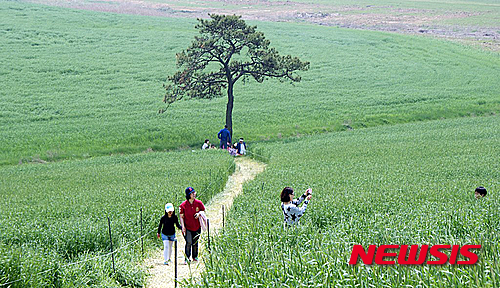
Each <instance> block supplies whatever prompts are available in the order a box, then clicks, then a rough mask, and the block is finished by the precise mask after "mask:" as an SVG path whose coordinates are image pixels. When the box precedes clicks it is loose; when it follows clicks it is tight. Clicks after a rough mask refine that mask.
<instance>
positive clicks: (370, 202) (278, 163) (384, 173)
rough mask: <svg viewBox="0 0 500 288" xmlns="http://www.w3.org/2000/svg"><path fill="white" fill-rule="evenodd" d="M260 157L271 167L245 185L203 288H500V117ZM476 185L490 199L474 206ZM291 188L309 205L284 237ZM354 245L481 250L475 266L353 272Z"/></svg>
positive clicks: (378, 132)
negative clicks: (285, 201) (308, 197)
mask: <svg viewBox="0 0 500 288" xmlns="http://www.w3.org/2000/svg"><path fill="white" fill-rule="evenodd" d="M258 150H259V151H260V153H262V154H263V155H264V156H268V157H269V163H268V167H267V168H266V171H265V172H264V173H262V174H260V175H258V176H257V178H256V179H255V180H254V181H252V182H251V183H248V184H247V185H246V186H245V187H244V193H243V195H242V196H241V197H239V198H238V199H237V201H236V202H235V203H234V206H233V209H232V210H231V213H230V215H229V216H228V223H229V224H228V226H226V230H224V232H223V233H222V235H221V236H220V237H219V239H217V240H216V241H213V243H214V245H213V246H214V247H215V248H214V250H215V252H214V253H213V254H212V255H211V256H212V259H211V260H210V261H209V262H208V263H209V264H208V269H207V272H206V273H205V274H204V279H203V283H204V286H205V287H236V286H238V287H258V286H263V287H321V286H325V287H337V286H339V287H340V286H342V287H462V286H466V287H497V286H498V285H499V284H500V276H499V275H500V266H499V264H498V258H499V257H500V245H499V243H500V242H499V240H500V238H499V235H500V233H499V232H500V224H499V223H500V221H499V217H500V214H499V211H498V206H499V204H500V203H499V200H498V199H499V198H498V190H499V188H500V182H499V180H498V179H500V165H499V163H500V161H499V160H500V157H499V155H500V118H499V117H498V116H494V117H477V118H465V119H455V120H441V121H432V122H426V123H415V124H403V125H395V126H391V127H377V128H369V129H364V130H359V131H350V132H341V133H332V134H326V135H321V136H319V135H318V136H314V137H305V138H303V139H298V140H296V141H294V142H292V141H284V142H280V143H273V144H265V145H261V146H259V148H258ZM263 185H264V186H263ZM481 185H482V186H485V187H488V191H490V193H489V194H488V195H487V197H486V198H484V199H481V200H476V199H475V198H474V195H473V194H474V189H475V188H476V187H477V186H481ZM285 186H292V187H293V188H294V189H295V192H296V193H295V195H297V198H298V195H301V194H302V193H303V192H304V191H305V190H306V189H307V188H308V187H312V188H313V200H312V202H311V203H310V204H309V206H308V207H307V211H306V214H305V215H304V216H303V218H302V219H301V220H300V225H298V226H297V227H296V228H295V229H288V230H286V231H283V226H282V221H283V214H282V212H281V208H280V206H279V205H280V199H279V194H280V192H281V190H282V189H283V187H285ZM262 187H264V191H262ZM235 243H237V245H235ZM354 244H362V245H363V246H364V247H367V246H368V245H370V244H376V245H382V244H399V245H404V244H406V245H414V244H418V245H423V244H430V245H435V244H451V245H464V244H481V245H482V248H481V250H480V252H479V262H478V264H476V265H472V266H466V265H444V266H441V265H439V266H432V265H423V266H422V265H416V266H401V265H395V266H384V265H373V266H365V265H360V264H358V265H357V266H350V265H348V262H349V258H350V255H351V252H352V247H353V245H354ZM407 285H409V286H407Z"/></svg>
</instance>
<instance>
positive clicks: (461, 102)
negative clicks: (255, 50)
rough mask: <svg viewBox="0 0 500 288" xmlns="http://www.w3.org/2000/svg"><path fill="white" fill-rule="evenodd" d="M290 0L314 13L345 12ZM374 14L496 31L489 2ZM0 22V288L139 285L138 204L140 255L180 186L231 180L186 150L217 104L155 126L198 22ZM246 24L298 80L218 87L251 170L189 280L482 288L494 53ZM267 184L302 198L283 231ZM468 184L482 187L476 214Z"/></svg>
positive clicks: (491, 241)
mask: <svg viewBox="0 0 500 288" xmlns="http://www.w3.org/2000/svg"><path fill="white" fill-rule="evenodd" d="M55 2H57V1H54V3H55ZM81 2H82V3H85V4H88V5H90V4H92V3H94V4H95V3H97V2H96V1H83V0H82V1H81ZM102 2H104V1H102ZM148 2H152V1H144V2H141V3H148ZM155 2H158V3H166V2H165V1H155ZM167 2H168V1H167ZM212 2H213V1H209V2H203V3H204V5H209V4H210V3H212ZM265 2H269V3H274V2H275V1H265ZM301 2H302V3H304V2H312V4H315V5H316V4H317V5H325V6H328V7H330V8H331V9H332V10H329V11H330V12H332V13H333V12H334V11H335V9H337V8H338V7H344V6H346V5H347V6H349V3H350V2H349V1H340V2H338V1H336V2H335V3H337V4H332V2H331V1H301ZM198 3H201V2H200V1H192V2H190V3H181V2H179V5H181V6H189V5H191V6H193V7H196V6H197V5H198ZM259 3H260V4H259V5H263V6H262V7H264V6H265V7H267V4H266V3H264V2H259ZM279 3H281V2H279ZM287 3H288V2H287ZM264 4H266V5H264ZM117 5H118V4H117ZM211 5H213V6H214V7H221V8H223V9H229V10H230V11H238V9H241V4H238V3H232V2H231V3H229V2H227V3H226V2H220V3H219V2H217V3H212V4H211ZM357 5H369V3H368V1H358V2H357ZM378 5H380V6H381V7H373V9H370V11H366V13H382V14H384V13H386V14H387V13H389V14H390V13H396V14H397V13H398V12H397V11H395V10H390V9H389V10H390V11H389V12H388V11H387V10H385V8H384V7H383V6H384V5H390V7H392V8H391V9H393V8H394V7H396V8H397V7H399V8H405V9H412V8H415V9H425V8H428V10H429V11H430V12H429V13H430V14H432V15H440V13H441V12H442V11H444V10H446V9H448V10H450V11H454V12H456V13H459V12H460V11H463V10H464V9H469V11H471V12H474V13H476V14H475V16H473V17H466V18H463V19H462V18H460V19H458V18H457V19H444V18H443V19H438V20H437V21H438V22H439V23H441V24H443V23H445V24H450V25H455V24H459V25H470V26H471V27H472V26H474V25H477V24H478V23H479V26H481V25H483V26H484V25H486V26H487V25H492V26H493V27H497V26H499V25H497V19H499V18H498V15H500V12H499V8H498V3H496V1H493V0H490V1H486V0H482V1H481V0H478V1H433V0H429V1H392V0H385V1H384V2H383V3H382V2H380V3H378ZM399 5H401V6H399ZM259 7H260V6H259ZM267 9H268V8H267ZM403 10H404V9H403ZM403 10H401V11H403ZM325 11H326V10H325ZM404 11H406V10H404ZM358 12H359V13H361V14H362V13H364V12H363V11H358ZM358 12H356V11H354V10H352V11H350V12H348V13H352V14H356V13H358ZM402 13H403V12H402ZM404 13H406V12H404ZM412 13H413V12H412ZM415 13H419V12H418V11H417V12H415ZM0 19H2V20H1V21H0V197H1V198H0V199H1V200H2V201H1V202H0V227H1V229H0V254H1V256H0V287H4V286H6V285H5V283H10V282H11V281H16V282H13V283H12V285H11V286H8V287H87V286H88V287H121V286H122V287H123V286H132V287H142V286H144V283H145V281H144V280H145V277H146V275H145V271H142V270H141V266H140V265H138V263H140V261H142V255H141V251H140V245H139V243H137V241H136V240H137V239H138V237H140V235H141V231H140V225H139V224H140V221H139V219H140V209H141V208H142V209H143V223H144V225H145V226H144V233H150V234H151V235H150V234H147V235H148V236H147V237H145V238H144V241H145V247H146V253H148V251H151V250H153V249H154V248H155V247H158V245H159V242H158V241H156V239H155V237H154V235H153V234H154V233H153V230H154V229H155V227H156V225H157V221H158V220H159V217H160V215H161V214H162V210H163V205H164V204H165V202H173V203H174V204H175V205H178V204H179V203H180V201H182V200H183V198H184V193H183V190H184V188H185V187H186V186H193V187H195V189H196V190H197V191H198V192H199V197H200V198H201V200H203V201H208V200H209V199H210V198H211V197H212V196H213V195H214V194H216V193H218V192H220V191H221V190H222V189H223V187H224V185H225V182H226V180H227V177H228V175H230V174H231V173H232V172H233V170H234V167H233V165H234V163H233V161H232V159H231V158H230V157H229V156H228V155H226V153H223V152H220V151H205V152H207V153H202V152H201V151H197V150H199V147H200V146H201V144H202V143H203V140H204V139H206V138H208V139H210V140H211V142H216V141H215V140H216V133H217V132H218V130H219V129H220V128H222V126H223V124H224V119H225V107H226V100H225V99H224V98H221V99H213V100H196V101H184V102H179V103H175V104H174V105H172V106H171V107H170V108H169V109H168V110H167V111H166V112H165V113H163V114H160V113H158V111H159V110H160V109H162V108H165V105H164V104H163V103H162V102H161V100H162V99H163V93H164V90H163V88H162V85H163V84H164V83H165V79H166V77H167V76H168V75H170V74H172V73H174V71H175V69H176V67H175V53H177V52H180V51H182V49H185V48H186V47H188V45H189V44H190V42H191V40H192V39H193V38H194V36H195V35H196V34H197V31H196V30H195V29H194V25H195V24H196V20H194V19H186V18H161V17H146V16H137V15H123V14H113V13H101V12H95V11H84V10H74V9H68V8H58V7H51V6H45V5H40V4H32V3H23V2H21V1H2V0H0ZM249 23H251V24H252V25H257V26H258V30H260V31H262V32H264V33H265V35H266V37H267V38H268V39H269V40H270V41H271V44H272V46H274V47H276V48H277V50H278V51H280V52H281V53H282V54H291V55H293V56H298V57H300V58H301V60H303V61H309V62H311V68H310V70H309V71H305V72H302V73H301V76H302V82H300V83H296V84H294V85H290V84H288V83H280V82H278V81H266V82H264V83H263V84H257V83H254V82H249V83H245V84H244V83H237V84H236V87H235V109H234V113H233V121H234V136H235V137H240V136H243V137H245V139H246V141H247V143H249V148H250V150H251V151H253V152H255V153H257V154H258V155H257V156H256V159H260V160H263V161H265V162H267V163H268V164H269V165H268V169H267V170H266V171H265V172H264V173H263V174H261V175H259V176H258V177H257V178H256V179H255V180H254V181H253V182H251V183H248V184H246V185H245V186H244V194H243V195H242V196H241V197H239V198H238V199H236V202H235V206H234V209H233V210H231V211H230V213H229V215H228V217H229V220H228V226H227V227H226V229H225V230H224V231H223V232H221V234H220V236H219V237H218V238H215V239H214V241H215V243H214V244H215V246H214V250H213V251H214V253H213V254H211V257H212V258H211V259H210V260H209V262H207V263H206V265H207V271H206V272H205V273H204V274H203V278H202V282H201V283H199V284H201V285H202V286H205V287H255V286H276V287H281V286H282V287H287V286H288V287H299V286H311V287H320V286H322V285H323V286H326V287H328V286H334V285H336V286H339V287H340V286H342V287H343V286H351V287H355V286H360V287H371V286H377V287H379V286H386V287H399V286H404V285H410V286H414V287H417V286H418V287H433V286H438V287H449V286H474V287H498V286H500V280H499V277H498V273H499V272H500V269H499V267H498V262H497V259H498V258H499V256H500V252H499V248H500V247H499V244H498V243H499V238H498V237H499V236H498V235H500V234H499V232H500V225H499V224H498V223H500V221H499V220H500V219H499V215H498V204H499V203H498V192H497V191H498V189H499V182H498V179H500V177H499V176H500V175H499V171H500V167H499V164H498V163H500V161H499V160H500V159H499V156H498V155H500V151H499V147H500V145H499V144H500V143H499V142H500V137H499V136H500V135H499V131H500V129H499V128H500V122H499V120H498V119H499V118H498V113H499V112H500V81H498V80H499V76H498V75H500V54H498V53H496V52H488V51H483V50H480V49H476V48H473V47H470V46H466V45H460V44H457V43H452V42H449V41H445V40H439V39H431V38H426V37H420V36H409V35H399V34H395V33H385V32H375V31H361V30H350V29H341V28H337V27H333V26H332V27H327V26H320V25H313V24H306V23H282V22H258V21H249ZM430 23H431V22H430ZM495 25H496V26H495ZM483 26H481V27H483ZM192 149H196V151H194V152H193V151H191V150H192ZM259 155H260V156H259ZM285 185H291V186H293V187H294V188H295V189H296V191H297V192H299V193H300V191H302V190H304V189H306V188H307V187H312V188H313V189H314V200H313V202H312V204H310V207H309V208H308V211H307V214H306V216H305V217H304V218H303V219H302V220H301V224H300V225H299V226H298V227H296V228H295V229H290V230H287V231H283V230H282V215H281V212H280V210H279V198H278V195H279V192H280V191H281V189H282V188H283V187H284V186H285ZM479 185H483V186H485V187H487V189H488V191H489V194H488V196H487V197H486V198H485V199H482V200H479V201H477V200H475V199H474V198H473V197H472V191H473V189H474V188H475V187H476V186H479ZM262 189H263V191H262ZM107 217H110V220H111V226H112V237H113V243H114V246H115V248H116V249H119V250H120V251H119V252H118V253H117V254H116V261H117V265H116V266H117V273H116V274H115V273H113V271H112V266H111V259H110V256H109V255H106V253H108V252H109V239H108V237H109V234H108V226H107ZM354 244H363V245H365V246H366V245H370V244H456V245H459V244H460V245H462V244H481V245H483V248H482V249H481V251H480V252H479V263H478V264H477V265H473V266H470V267H469V266H465V267H464V266H451V265H448V266H438V267H436V266H426V265H424V266H416V267H404V266H377V265H375V266H363V265H359V266H349V265H347V262H348V257H349V254H350V252H351V249H352V246H353V245H354ZM89 259H90V260H89ZM9 285H10V284H9Z"/></svg>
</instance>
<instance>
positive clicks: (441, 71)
mask: <svg viewBox="0 0 500 288" xmlns="http://www.w3.org/2000/svg"><path fill="white" fill-rule="evenodd" d="M56 15H57V17H56ZM0 16H1V17H2V19H5V21H3V22H2V24H0V25H1V26H0V45H1V47H3V49H1V51H0V61H1V63H0V64H1V66H0V83H2V84H1V85H2V86H1V87H2V88H1V89H0V104H1V105H0V138H1V139H2V145H0V152H1V153H0V164H17V163H19V162H29V161H33V160H37V159H42V160H45V161H53V160H59V159H75V158H86V157H90V156H96V155H109V154H111V153H113V154H116V153H135V152H142V151H145V150H146V149H148V148H152V149H153V150H157V151H162V150H164V149H176V148H178V147H185V146H192V147H194V146H200V145H201V143H202V142H203V140H204V139H205V138H209V139H211V140H212V142H214V141H215V140H216V137H215V135H216V133H217V131H218V130H219V129H220V128H221V126H222V125H223V121H224V113H225V99H223V98H222V99H217V100H214V101H188V102H183V103H177V104H176V105H174V106H173V107H171V109H169V111H168V112H167V113H164V114H158V113H157V112H158V110H159V109H160V108H162V107H164V106H163V105H162V104H163V103H161V100H162V96H163V89H162V84H163V83H164V80H165V79H166V76H167V75H168V74H171V73H173V71H174V70H175V53H176V52H179V51H181V50H182V49H184V48H185V47H187V46H188V44H189V43H190V41H191V39H192V38H193V36H194V35H195V33H196V31H195V30H194V28H193V27H194V24H195V23H194V20H184V19H169V18H154V17H140V16H130V15H118V14H104V13H96V12H88V11H77V10H68V9H62V8H54V7H46V6H38V5H32V4H19V3H16V2H5V1H3V2H0ZM256 24H258V27H259V29H260V30H261V31H263V32H265V33H266V36H267V37H268V38H269V39H270V40H271V41H272V43H273V45H274V46H275V47H277V48H278V49H279V50H280V51H282V53H283V54H292V55H296V56H299V57H300V58H301V59H302V60H305V61H310V62H311V69H310V71H308V72H304V73H302V76H303V81H302V82H301V83H299V84H296V85H295V86H291V85H289V84H286V83H278V82H275V81H268V82H265V83H264V84H260V85H259V84H255V83H248V84H246V85H242V83H237V86H236V88H235V95H236V98H235V109H234V123H235V126H234V133H235V136H236V137H240V136H244V137H245V138H246V139H247V140H249V141H261V140H264V139H279V138H280V137H288V136H291V135H297V134H314V133H322V132H327V131H340V130H344V129H346V127H347V125H349V126H351V127H353V128H361V127H368V126H376V125H381V124H393V123H401V122H412V121H419V120H427V119H440V118H451V117H457V116H465V115H471V114H475V115H481V114H489V113H498V111H499V110H500V99H499V98H498V95H499V93H500V82H499V81H497V80H498V77H497V76H496V75H498V74H499V73H500V71H499V68H498V67H500V57H499V55H498V54H495V53H489V52H483V51H478V50H475V49H473V48H470V47H466V46H460V45H457V44H453V43H448V42H445V41H439V40H432V39H427V38H423V37H411V36H400V35H395V34H387V33H378V32H366V31H352V30H345V29H337V28H334V27H318V26H314V25H307V24H289V23H264V22H262V23H256Z"/></svg>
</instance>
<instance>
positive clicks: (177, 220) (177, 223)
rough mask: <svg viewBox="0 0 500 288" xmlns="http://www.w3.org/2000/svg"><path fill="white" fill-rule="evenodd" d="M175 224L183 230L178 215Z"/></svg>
mask: <svg viewBox="0 0 500 288" xmlns="http://www.w3.org/2000/svg"><path fill="white" fill-rule="evenodd" d="M174 224H175V226H177V228H179V229H182V226H181V225H180V224H179V218H177V215H175V221H174Z"/></svg>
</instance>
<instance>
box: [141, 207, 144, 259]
mask: <svg viewBox="0 0 500 288" xmlns="http://www.w3.org/2000/svg"><path fill="white" fill-rule="evenodd" d="M142 235H143V230H142V207H141V253H142V259H144V238H143V237H142Z"/></svg>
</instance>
